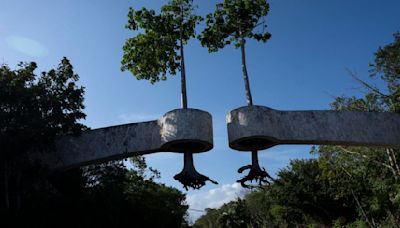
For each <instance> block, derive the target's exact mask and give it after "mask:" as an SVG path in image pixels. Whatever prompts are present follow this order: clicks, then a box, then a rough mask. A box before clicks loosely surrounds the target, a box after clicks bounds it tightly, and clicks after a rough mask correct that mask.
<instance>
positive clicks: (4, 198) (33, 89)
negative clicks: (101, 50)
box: [0, 58, 188, 227]
mask: <svg viewBox="0 0 400 228" xmlns="http://www.w3.org/2000/svg"><path fill="white" fill-rule="evenodd" d="M36 68H37V65H36V64H35V63H28V64H27V63H21V64H19V66H18V67H17V69H15V70H12V69H10V68H9V67H8V66H6V65H3V66H1V67H0V117H1V118H0V134H1V135H0V146H1V150H0V155H1V159H0V186H1V187H0V195H1V199H0V227H120V226H126V227H127V226H132V224H135V225H138V226H143V227H145V226H148V227H185V226H186V225H187V224H186V221H185V217H186V210H187V208H188V207H187V205H185V202H184V201H185V195H184V194H182V193H181V192H180V191H179V190H177V189H174V188H171V187H167V186H165V185H162V184H158V183H156V182H155V181H154V179H156V178H158V177H159V175H160V174H159V172H158V171H157V170H154V169H152V168H151V167H147V165H146V162H145V160H144V158H143V157H134V158H132V159H130V161H131V162H132V164H133V169H131V170H128V169H127V168H126V167H125V166H124V165H123V163H122V162H111V163H108V164H101V165H95V166H90V167H84V168H81V169H74V170H69V171H66V172H60V173H49V172H48V171H47V170H46V169H45V168H43V167H41V166H37V165H36V164H31V163H28V162H26V161H27V159H26V157H27V156H28V154H29V153H30V152H32V151H36V150H41V151H43V152H47V153H51V152H52V143H53V141H54V139H55V138H56V137H58V136H61V135H63V134H74V133H77V134H78V133H79V132H80V131H81V130H84V129H85V126H83V125H82V124H80V123H79V122H78V121H79V120H80V119H82V118H84V117H85V114H84V113H83V110H82V109H83V108H84V106H83V93H84V89H83V87H79V86H78V85H77V81H78V78H79V77H78V75H77V74H75V73H74V71H73V67H72V65H71V64H70V62H69V61H68V59H66V58H63V59H62V60H61V63H60V64H59V66H58V67H57V68H56V69H53V70H50V71H48V72H43V73H41V74H40V75H36V74H35V70H36ZM154 218H157V219H154ZM142 224H143V225H142Z"/></svg>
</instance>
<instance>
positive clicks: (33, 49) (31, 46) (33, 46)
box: [6, 36, 48, 57]
mask: <svg viewBox="0 0 400 228" xmlns="http://www.w3.org/2000/svg"><path fill="white" fill-rule="evenodd" d="M6 42H7V44H8V45H9V46H10V47H11V48H12V49H14V50H16V51H19V52H21V53H23V54H26V55H29V56H32V57H43V56H46V55H47V54H48V50H47V49H46V47H44V46H43V45H42V44H41V43H39V42H38V41H36V40H33V39H30V38H27V37H22V36H9V37H7V38H6Z"/></svg>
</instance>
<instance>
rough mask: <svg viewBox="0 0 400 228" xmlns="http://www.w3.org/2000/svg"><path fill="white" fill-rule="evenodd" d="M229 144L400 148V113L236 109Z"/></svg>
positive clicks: (257, 147) (256, 147) (247, 148)
mask: <svg viewBox="0 0 400 228" xmlns="http://www.w3.org/2000/svg"><path fill="white" fill-rule="evenodd" d="M226 122H227V125H228V138H229V147H231V148H232V149H235V150H239V151H251V150H264V149H267V148H270V147H272V146H275V145H278V144H318V145H345V146H382V147H393V148H400V115H399V114H396V113H377V112H352V111H278V110H274V109H271V108H267V107H263V106H245V107H241V108H238V109H235V110H232V111H231V112H230V113H229V114H228V115H227V118H226Z"/></svg>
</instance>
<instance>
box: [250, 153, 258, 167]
mask: <svg viewBox="0 0 400 228" xmlns="http://www.w3.org/2000/svg"><path fill="white" fill-rule="evenodd" d="M251 163H252V164H253V165H258V155H257V150H252V151H251Z"/></svg>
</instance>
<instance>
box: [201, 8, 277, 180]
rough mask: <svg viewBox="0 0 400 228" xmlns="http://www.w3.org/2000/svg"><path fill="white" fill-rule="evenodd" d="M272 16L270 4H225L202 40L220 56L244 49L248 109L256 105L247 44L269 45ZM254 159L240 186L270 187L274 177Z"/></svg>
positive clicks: (209, 18) (212, 16)
mask: <svg viewBox="0 0 400 228" xmlns="http://www.w3.org/2000/svg"><path fill="white" fill-rule="evenodd" d="M268 12H269V4H268V3H267V1H266V0H224V2H223V3H219V4H217V5H216V10H215V12H214V13H211V14H208V15H207V19H206V23H207V27H206V28H205V29H204V31H203V32H202V34H201V35H199V36H198V38H199V40H200V41H201V44H202V45H203V46H206V47H207V48H208V50H209V51H210V52H216V51H218V50H219V49H222V48H224V47H225V46H226V45H230V44H233V45H234V46H235V48H240V52H241V58H242V72H243V80H244V87H245V92H246V100H247V105H253V97H252V95H251V90H250V82H249V76H248V73H247V65H246V41H247V40H249V39H255V40H257V41H261V42H264V43H265V42H267V41H268V40H269V38H271V34H270V33H268V32H267V31H266V30H265V28H266V27H267V24H266V23H265V17H266V16H267V14H268ZM251 156H252V164H251V165H247V166H244V167H242V168H240V169H239V170H238V172H239V173H241V172H243V171H244V170H246V169H250V172H249V174H248V175H247V176H246V177H244V178H243V179H241V180H239V182H240V183H241V184H242V186H243V187H249V186H248V185H246V184H245V182H246V181H252V180H256V181H259V183H260V184H261V183H263V182H267V183H269V182H268V181H267V178H270V176H269V175H268V173H267V172H266V171H265V169H261V167H260V165H259V164H258V152H257V151H252V153H251Z"/></svg>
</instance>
